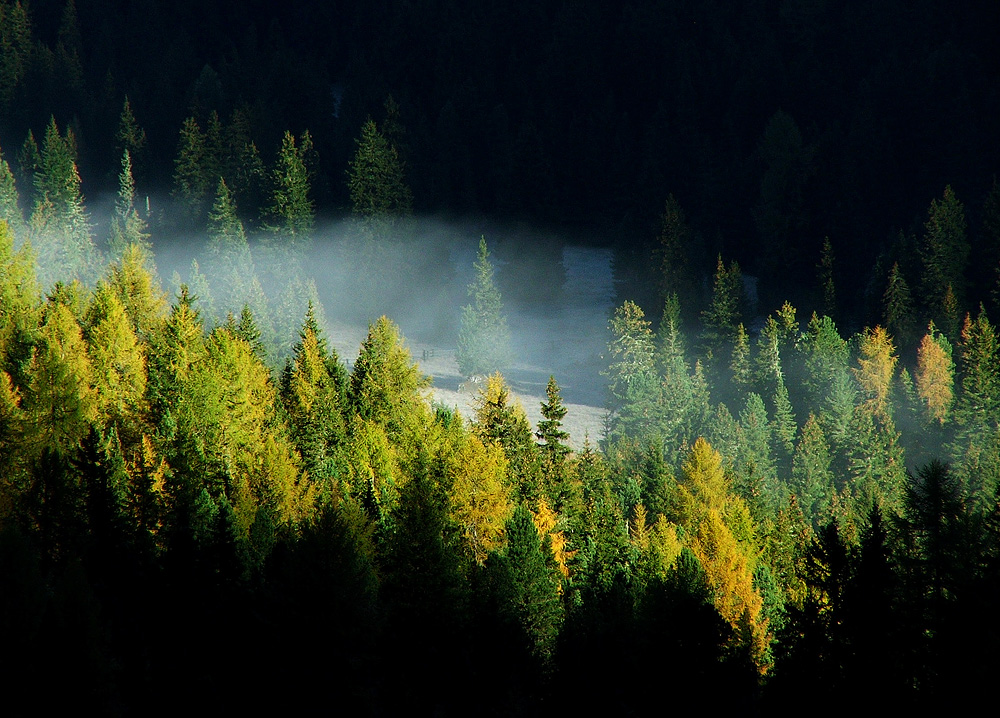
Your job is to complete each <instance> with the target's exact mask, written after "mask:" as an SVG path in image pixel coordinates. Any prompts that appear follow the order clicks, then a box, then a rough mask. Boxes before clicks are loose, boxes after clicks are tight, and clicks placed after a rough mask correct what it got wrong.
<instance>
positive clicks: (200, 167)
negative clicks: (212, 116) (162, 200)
mask: <svg viewBox="0 0 1000 718" xmlns="http://www.w3.org/2000/svg"><path fill="white" fill-rule="evenodd" d="M207 153H208V150H207V147H206V138H205V134H204V133H203V132H202V130H201V128H200V127H199V126H198V122H197V120H195V118H194V117H188V118H186V119H185V120H184V124H182V125H181V131H180V138H179V139H178V141H177V156H176V157H175V158H174V188H173V191H172V193H171V194H172V195H173V197H174V199H175V200H176V201H177V202H179V203H180V206H181V209H182V211H183V212H184V213H185V214H186V215H187V217H188V218H189V219H195V218H197V217H198V216H199V215H200V214H201V211H202V205H203V204H204V201H205V197H206V196H207V195H208V192H209V190H210V188H211V184H210V183H211V182H214V181H215V179H216V177H210V176H208V175H207V173H206V167H207V163H208V160H207Z"/></svg>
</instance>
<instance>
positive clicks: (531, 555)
mask: <svg viewBox="0 0 1000 718" xmlns="http://www.w3.org/2000/svg"><path fill="white" fill-rule="evenodd" d="M544 551H545V547H544V546H543V545H542V542H541V540H540V539H539V536H538V529H536V528H535V523H534V521H533V520H532V517H531V512H529V511H528V509H526V508H525V507H524V506H523V505H522V506H518V507H517V508H516V509H515V510H514V515H513V516H511V518H510V520H509V521H508V522H507V550H506V551H505V552H504V554H503V556H502V557H499V558H498V559H496V563H497V564H498V565H497V567H496V568H495V569H494V571H495V572H496V573H497V574H498V575H497V577H496V578H495V579H494V580H495V581H496V584H497V589H496V590H497V594H498V603H499V610H500V613H501V616H502V617H503V618H504V619H506V621H507V622H509V623H510V625H511V626H513V627H516V630H518V631H519V632H520V633H521V635H522V636H523V639H524V643H525V648H526V649H527V650H526V651H525V652H526V653H527V654H528V655H530V656H531V657H532V658H533V659H534V660H535V661H537V662H538V663H539V664H540V665H541V666H542V667H548V666H551V665H552V663H553V660H554V658H555V651H556V642H557V639H558V637H559V629H560V627H561V625H562V621H563V607H562V601H561V600H560V598H559V574H558V572H557V571H555V570H554V568H553V566H551V565H550V564H549V562H548V561H547V560H546V557H545V553H544Z"/></svg>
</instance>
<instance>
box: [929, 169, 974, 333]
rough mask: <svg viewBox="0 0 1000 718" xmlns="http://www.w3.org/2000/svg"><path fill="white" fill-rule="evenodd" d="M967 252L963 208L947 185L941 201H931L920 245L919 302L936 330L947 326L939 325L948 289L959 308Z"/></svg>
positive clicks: (943, 323)
mask: <svg viewBox="0 0 1000 718" xmlns="http://www.w3.org/2000/svg"><path fill="white" fill-rule="evenodd" d="M969 251H970V248H969V240H968V238H967V237H966V221H965V208H964V207H963V206H962V203H961V202H959V201H958V198H957V197H956V196H955V193H954V191H953V190H952V189H951V185H948V186H946V187H945V188H944V195H943V197H942V198H941V199H940V200H937V199H934V200H931V206H930V209H929V210H928V212H927V222H926V223H925V224H924V235H923V239H922V241H921V244H920V260H921V263H922V265H923V273H922V275H921V286H920V290H921V291H920V293H921V298H922V300H923V301H924V302H925V303H926V306H927V310H928V312H929V313H930V315H931V318H932V319H934V320H935V323H936V324H937V325H938V326H941V327H944V326H947V322H945V321H942V318H943V316H942V312H943V311H944V309H945V296H946V294H947V292H948V287H951V290H952V292H954V295H955V297H956V298H957V299H958V304H959V306H961V305H962V299H963V298H964V296H965V284H966V282H965V267H966V263H967V262H968V260H969Z"/></svg>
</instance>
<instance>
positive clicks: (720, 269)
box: [701, 254, 744, 356]
mask: <svg viewBox="0 0 1000 718" xmlns="http://www.w3.org/2000/svg"><path fill="white" fill-rule="evenodd" d="M743 304H744V297H743V273H742V272H741V271H740V265H739V264H737V263H736V260H733V261H732V262H730V263H729V266H728V267H726V265H725V264H723V263H722V255H721V254H720V255H719V258H718V262H717V264H716V267H715V277H714V278H713V280H712V299H711V302H710V303H709V305H708V308H707V309H706V310H705V311H703V312H702V314H701V319H702V322H703V323H704V325H705V329H704V330H703V331H702V341H703V342H704V343H705V347H706V351H707V353H708V355H709V356H713V355H714V354H718V353H719V352H720V351H721V349H722V347H723V345H724V344H726V343H727V342H728V341H729V340H731V339H732V337H733V336H735V334H736V327H737V326H739V324H740V322H741V321H742V319H743V316H742V312H743Z"/></svg>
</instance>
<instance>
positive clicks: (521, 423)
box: [473, 373, 542, 505]
mask: <svg viewBox="0 0 1000 718" xmlns="http://www.w3.org/2000/svg"><path fill="white" fill-rule="evenodd" d="M474 409H475V416H474V421H473V431H474V432H475V433H476V435H477V436H479V438H480V439H482V441H483V442H489V441H492V442H495V443H497V444H499V445H500V446H501V447H503V450H504V454H505V455H506V457H507V462H508V464H509V465H510V472H509V473H510V477H511V482H512V483H513V484H514V486H515V488H516V491H517V499H518V500H519V501H522V502H524V501H526V502H528V503H529V504H532V505H534V504H536V503H537V502H538V498H539V496H540V493H541V490H542V486H541V472H540V469H541V467H540V465H539V461H538V459H539V457H538V447H537V446H536V444H535V442H534V440H533V437H532V433H531V424H530V423H528V417H527V415H526V414H525V413H524V407H522V406H521V403H520V402H519V401H516V400H515V401H513V402H511V401H510V389H509V388H508V387H507V384H506V383H505V382H504V380H503V377H502V376H501V375H500V374H499V373H496V374H492V375H490V376H489V377H488V378H487V380H486V386H485V387H483V388H482V389H480V390H479V392H478V393H477V394H476V397H475V400H474Z"/></svg>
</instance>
